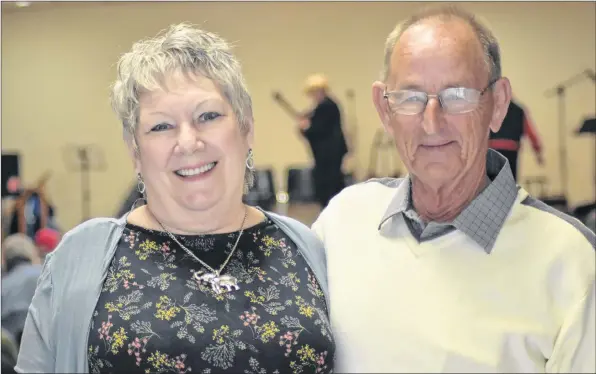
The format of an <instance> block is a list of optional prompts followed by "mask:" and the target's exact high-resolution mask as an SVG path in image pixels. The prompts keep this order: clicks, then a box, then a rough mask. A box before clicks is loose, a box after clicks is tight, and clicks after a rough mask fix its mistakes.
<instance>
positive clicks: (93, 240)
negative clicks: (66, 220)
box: [49, 217, 125, 266]
mask: <svg viewBox="0 0 596 374" xmlns="http://www.w3.org/2000/svg"><path fill="white" fill-rule="evenodd" d="M124 226H125V221H124V220H123V219H118V218H109V217H101V218H92V219H90V220H88V221H85V222H82V223H80V224H78V225H77V226H75V227H74V228H72V229H71V230H69V231H68V232H66V233H65V234H64V236H63V237H62V240H61V241H60V243H59V244H58V246H57V247H56V249H54V251H53V252H52V253H50V254H49V257H50V258H51V260H52V262H54V263H56V262H60V263H61V264H60V265H58V266H64V265H65V264H64V263H65V262H68V263H73V264H76V263H77V262H79V261H80V262H83V263H85V262H86V263H89V262H93V260H94V259H95V258H96V259H98V260H101V259H103V258H104V257H105V255H106V254H108V253H109V251H110V249H111V248H113V247H114V246H115V245H116V244H117V243H118V241H119V240H120V237H121V235H122V231H123V230H124ZM79 265H80V266H85V265H84V264H82V263H81V264H79Z"/></svg>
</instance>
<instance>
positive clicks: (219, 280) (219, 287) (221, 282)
mask: <svg viewBox="0 0 596 374" xmlns="http://www.w3.org/2000/svg"><path fill="white" fill-rule="evenodd" d="M151 215H153V218H155V220H156V221H157V223H159V225H160V226H161V228H162V229H163V230H164V231H165V232H166V233H167V234H168V236H169V237H170V238H171V239H172V240H173V241H174V242H176V244H178V246H179V247H180V248H182V249H183V250H184V252H186V253H187V254H188V255H189V256H191V257H192V258H193V259H194V260H195V261H197V262H198V263H200V264H201V265H203V267H205V268H206V269H208V270H209V271H208V272H206V271H205V270H199V271H193V276H192V277H193V279H194V280H195V281H197V282H198V283H199V284H202V285H209V286H211V289H212V290H213V292H214V293H215V294H217V295H220V294H223V293H226V292H231V291H237V290H239V289H240V286H238V279H236V277H233V276H231V275H229V274H224V275H221V272H222V271H223V269H224V268H225V267H226V265H228V262H229V261H230V259H231V258H232V255H233V254H234V252H235V251H236V247H238V242H240V237H241V236H242V233H243V232H244V223H245V222H246V217H247V216H248V209H246V206H245V208H244V218H243V219H242V225H241V226H240V233H238V237H237V238H236V243H234V246H233V247H232V250H231V251H230V254H229V255H228V257H227V258H226V260H225V261H224V263H223V264H222V265H221V266H220V267H219V269H218V270H216V269H214V268H212V267H211V266H209V265H207V264H206V263H205V262H204V261H202V260H201V259H200V258H198V257H197V256H196V255H195V254H194V253H192V251H191V250H190V249H188V248H186V247H185V246H184V245H183V244H182V243H180V242H179V241H178V239H176V237H175V236H174V234H172V233H171V232H170V231H169V230H168V229H166V228H165V226H164V225H163V224H162V223H161V222H160V221H159V220H158V219H157V217H155V215H154V214H153V212H151Z"/></svg>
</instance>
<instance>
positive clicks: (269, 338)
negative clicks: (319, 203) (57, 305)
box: [88, 220, 335, 374]
mask: <svg viewBox="0 0 596 374" xmlns="http://www.w3.org/2000/svg"><path fill="white" fill-rule="evenodd" d="M237 235H238V232H235V233H230V234H213V235H201V236H198V235H197V236H191V235H180V236H177V239H178V240H179V241H180V242H181V243H182V244H184V245H185V246H186V247H187V248H189V249H190V250H192V251H193V253H194V254H195V255H196V256H197V257H199V258H200V259H201V260H203V261H204V262H206V263H207V264H209V265H210V266H211V267H212V268H215V269H218V268H219V267H220V266H221V264H222V263H223V262H224V261H225V259H226V257H227V256H228V255H229V253H230V250H231V248H232V247H233V245H234V243H235V241H236V238H237ZM201 268H202V266H201V265H200V264H199V263H197V262H196V261H195V260H194V259H193V258H192V257H191V256H189V255H188V254H187V253H186V252H184V250H182V249H181V248H180V247H179V246H178V245H177V244H176V243H175V242H174V241H172V240H171V239H170V238H169V237H168V236H167V235H166V234H165V233H163V232H159V231H152V230H148V229H145V228H141V227H138V226H134V225H131V224H128V225H127V226H126V228H125V230H124V233H123V235H122V239H121V240H120V244H119V246H118V248H117V250H116V253H115V255H114V259H113V261H112V264H111V266H110V268H109V270H108V275H107V278H106V279H105V282H104V285H103V289H102V292H101V295H100V297H99V300H98V303H97V306H96V310H95V312H94V314H93V320H92V322H91V326H90V335H89V346H88V357H89V370H90V372H91V373H114V372H122V373H124V372H126V373H191V372H192V373H205V374H208V373H209V374H210V373H243V374H269V373H296V374H298V373H332V372H333V355H334V353H335V344H334V341H333V337H332V334H331V329H330V325H329V319H328V314H327V313H328V311H327V306H326V304H325V298H324V295H323V292H322V291H321V289H320V287H319V284H318V282H317V280H316V278H315V276H314V274H313V273H312V271H311V270H310V268H309V266H308V264H307V262H306V261H305V259H304V258H303V257H302V255H301V254H300V253H299V251H298V249H297V248H296V246H295V244H294V243H293V242H292V241H291V240H290V239H289V238H288V237H287V236H286V235H285V234H284V232H283V231H281V230H280V229H279V227H277V226H276V225H275V224H274V223H273V222H272V221H270V220H266V221H264V222H262V223H260V224H258V225H256V226H254V227H251V228H248V229H246V230H245V231H244V233H243V234H242V237H241V238H240V241H239V243H238V248H237V249H236V252H235V253H234V255H233V257H232V259H231V260H230V262H229V264H228V266H227V267H226V268H225V269H224V271H223V272H222V274H230V275H232V276H234V277H236V278H237V279H238V281H239V286H240V289H239V290H238V291H233V292H230V293H226V294H223V295H216V294H215V293H214V292H213V291H212V290H211V287H207V286H205V285H202V284H198V283H197V282H195V281H194V280H193V279H192V274H193V273H192V271H197V270H201Z"/></svg>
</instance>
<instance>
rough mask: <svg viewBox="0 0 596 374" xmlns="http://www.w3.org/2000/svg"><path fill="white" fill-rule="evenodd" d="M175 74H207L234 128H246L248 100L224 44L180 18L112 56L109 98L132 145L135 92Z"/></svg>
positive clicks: (237, 65)
mask: <svg viewBox="0 0 596 374" xmlns="http://www.w3.org/2000/svg"><path fill="white" fill-rule="evenodd" d="M175 73H183V74H186V75H189V74H198V75H202V76H204V77H206V78H209V79H211V80H212V81H213V82H214V83H215V84H216V85H217V86H218V87H219V89H220V90H221V91H222V93H223V94H224V96H225V98H226V99H227V100H228V102H229V103H230V105H231V106H232V109H233V111H234V114H235V115H236V118H237V119H238V125H239V126H240V130H241V131H242V132H243V133H244V134H246V133H248V131H249V130H250V129H251V127H252V126H253V122H254V118H253V113H252V99H251V97H250V93H249V91H248V88H247V86H246V83H245V81H244V77H243V75H242V69H241V65H240V62H239V61H238V59H237V58H236V56H234V54H233V53H232V52H231V48H230V45H229V44H228V43H227V42H226V41H225V40H224V39H223V38H221V37H220V36H218V35H216V34H214V33H211V32H207V31H204V30H201V29H198V28H195V27H193V26H192V25H190V24H187V23H181V24H177V25H172V26H170V27H169V28H168V29H167V30H164V31H162V32H160V33H159V34H158V35H157V36H156V37H154V38H150V39H145V40H141V41H139V42H137V43H135V44H134V45H133V46H132V49H131V50H130V51H129V52H127V53H125V54H123V55H122V56H121V57H120V60H119V61H118V64H117V78H116V81H115V82H114V84H113V85H112V92H111V97H110V99H111V103H112V108H113V109H114V111H115V112H116V114H117V115H118V118H119V120H120V122H121V123H122V126H123V134H124V138H125V140H126V141H127V142H130V143H131V144H132V146H133V147H134V149H135V150H138V148H137V143H136V139H135V131H136V128H137V125H138V122H139V97H140V95H141V94H142V93H143V92H148V91H152V90H154V89H156V88H165V84H166V78H167V77H168V76H170V75H172V74H175ZM245 182H246V184H247V185H248V186H249V187H250V186H252V184H253V182H254V176H253V174H252V173H251V172H249V171H248V170H247V173H246V178H245Z"/></svg>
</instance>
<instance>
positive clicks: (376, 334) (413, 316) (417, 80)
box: [313, 8, 596, 373]
mask: <svg viewBox="0 0 596 374" xmlns="http://www.w3.org/2000/svg"><path fill="white" fill-rule="evenodd" d="M372 93H373V95H372V96H373V101H374V104H375V106H376V108H377V111H378V113H379V116H380V118H381V120H382V122H383V125H384V127H385V129H386V131H387V132H388V133H389V134H391V135H392V136H393V138H394V140H395V143H396V144H397V148H398V151H399V153H400V155H401V158H402V160H403V162H404V163H405V165H406V167H407V169H408V172H409V174H408V176H407V177H406V178H404V179H380V180H370V181H368V182H365V183H361V184H358V185H355V186H352V187H348V188H347V189H345V190H344V191H343V192H341V193H340V194H339V195H337V196H336V197H335V198H334V199H333V200H332V201H331V203H330V204H329V206H328V207H327V208H326V209H325V210H324V211H323V212H322V214H321V215H320V217H319V219H318V220H317V222H316V223H315V224H314V225H313V229H314V230H315V231H316V232H317V233H318V235H319V237H320V238H321V239H322V240H323V241H324V242H325V245H326V247H327V251H328V255H327V261H328V272H329V273H328V276H329V286H330V295H331V302H330V309H331V317H332V322H333V325H334V329H335V330H334V332H335V336H336V343H337V349H338V351H337V357H336V358H337V363H338V367H337V371H338V372H342V373H345V372H358V373H363V372H368V373H372V372H375V373H396V372H426V373H430V372H476V373H478V372H500V373H504V372H511V373H513V372H515V373H519V372H566V373H569V372H575V373H577V372H592V373H593V372H595V369H596V368H595V361H596V357H595V339H596V337H595V334H596V332H595V329H594V318H595V317H594V314H595V312H596V311H595V308H594V296H595V295H594V277H595V275H594V274H595V265H594V261H595V256H594V254H595V251H594V240H595V238H594V234H593V233H591V232H590V231H589V230H587V229H586V228H585V227H584V226H581V224H580V223H579V222H578V221H577V220H574V219H572V218H570V217H568V216H565V215H562V214H560V213H559V212H557V211H555V210H553V209H551V208H549V207H548V206H546V205H545V204H543V203H541V202H539V201H537V200H535V199H534V198H532V197H530V196H528V193H527V192H526V191H524V190H523V189H521V188H519V187H518V186H516V183H515V181H514V179H513V176H512V174H511V170H510V167H509V165H508V163H507V161H506V159H505V158H504V157H502V156H501V155H499V154H498V153H496V152H494V151H489V150H488V139H489V131H490V130H492V131H495V132H496V131H498V129H499V126H500V125H501V122H502V121H503V118H504V116H505V114H506V112H507V108H508V105H509V102H510V98H511V87H510V84H509V81H508V80H507V79H506V78H504V77H502V76H501V63H500V52H499V46H498V43H497V41H496V39H495V38H494V37H493V35H492V33H491V32H490V31H489V30H488V29H487V28H485V27H484V26H482V25H481V24H480V23H479V22H478V21H477V20H475V19H474V17H473V16H472V15H470V14H468V13H466V12H464V11H462V10H458V9H457V8H447V9H432V10H429V11H425V12H423V13H421V14H418V15H416V16H414V17H412V18H411V19H409V20H407V21H406V22H405V23H404V24H402V25H401V26H400V27H398V28H396V29H395V30H394V31H393V32H392V33H391V34H390V35H389V38H388V40H387V44H386V52H385V74H384V76H383V80H382V81H381V82H377V83H375V84H374V85H373V92H372Z"/></svg>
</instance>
